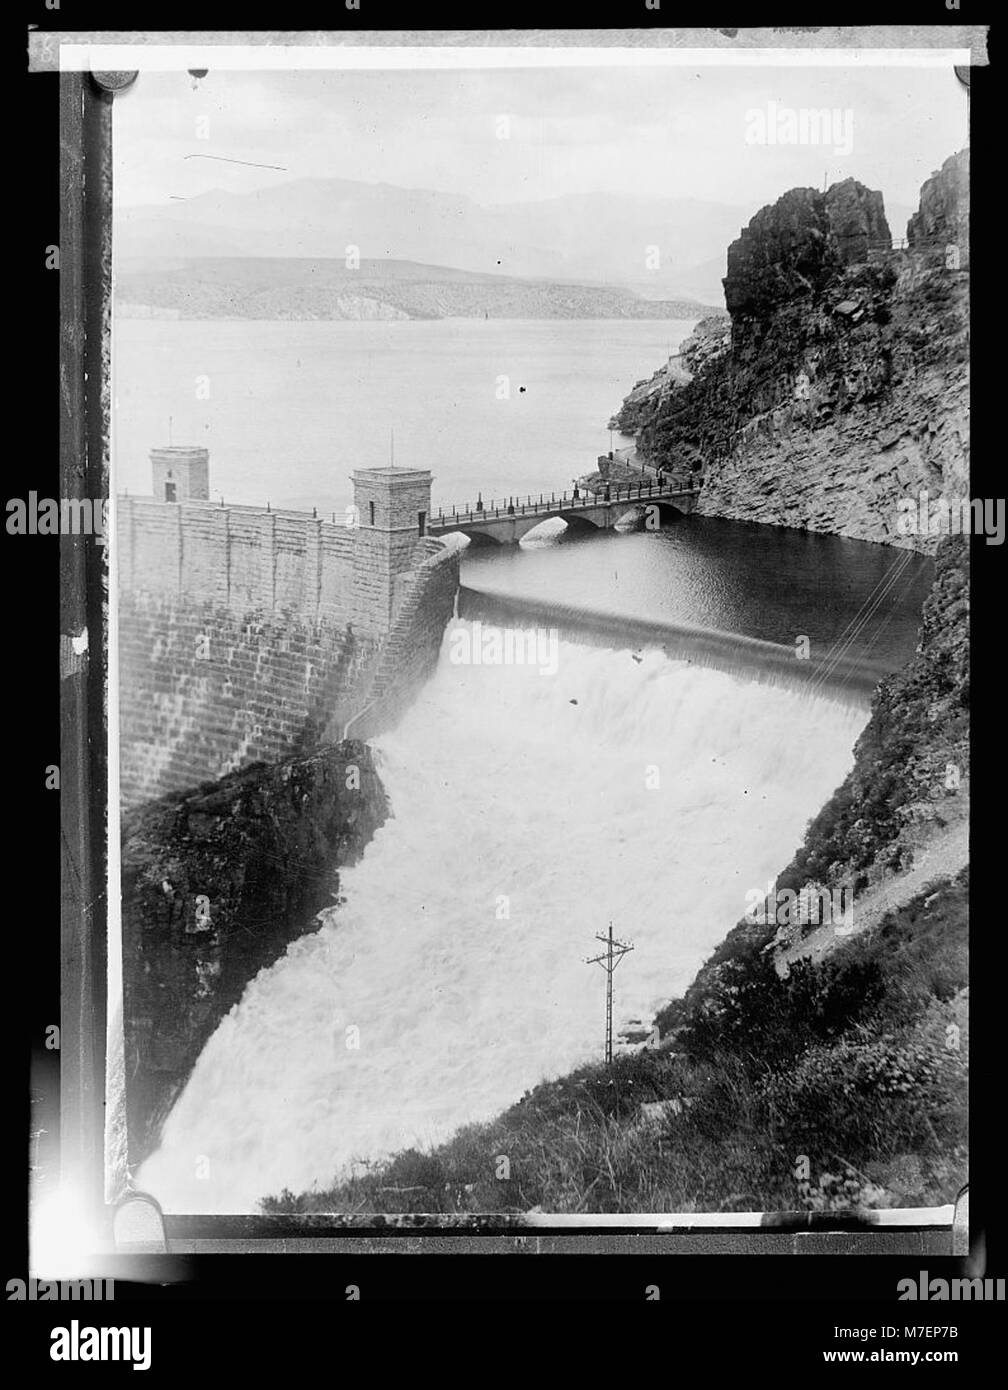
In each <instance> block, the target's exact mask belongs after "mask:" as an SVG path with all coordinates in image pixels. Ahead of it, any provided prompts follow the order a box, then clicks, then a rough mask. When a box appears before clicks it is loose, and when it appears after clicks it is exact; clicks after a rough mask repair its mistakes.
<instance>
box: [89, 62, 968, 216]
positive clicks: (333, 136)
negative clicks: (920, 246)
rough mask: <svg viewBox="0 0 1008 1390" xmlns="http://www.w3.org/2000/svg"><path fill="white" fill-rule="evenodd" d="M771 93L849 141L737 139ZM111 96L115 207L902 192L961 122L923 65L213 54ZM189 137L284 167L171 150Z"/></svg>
mask: <svg viewBox="0 0 1008 1390" xmlns="http://www.w3.org/2000/svg"><path fill="white" fill-rule="evenodd" d="M769 102H776V103H778V105H779V106H784V107H788V108H792V109H795V110H797V109H800V108H802V107H806V108H815V109H821V108H830V109H836V110H838V111H843V112H846V111H849V112H850V120H851V122H852V124H851V125H850V127H849V129H850V131H851V133H852V137H853V139H852V149H851V151H850V152H849V153H846V152H838V151H837V150H836V149H835V148H834V147H833V144H832V142H831V144H830V145H829V146H827V147H825V148H823V147H822V146H815V145H777V146H770V145H759V144H752V143H747V141H746V128H747V120H749V117H748V116H747V113H749V112H751V111H753V110H766V108H767V104H768V103H769ZM114 109H115V120H116V126H115V132H116V133H115V140H116V158H117V165H116V195H117V200H118V201H119V202H120V204H121V205H122V206H126V205H132V204H137V203H163V202H165V201H167V200H168V199H169V197H171V196H174V197H180V198H187V197H192V196H193V195H195V194H198V193H202V192H205V191H206V190H208V189H211V188H214V187H217V188H225V189H228V190H229V191H232V192H247V191H250V190H252V189H254V188H258V187H262V186H272V185H275V184H277V183H282V182H285V181H287V180H289V179H295V178H305V177H310V178H345V179H359V180H362V181H365V182H369V183H392V184H399V185H403V186H405V187H411V188H432V189H437V190H440V191H443V192H451V193H459V194H465V195H468V196H469V197H471V198H473V199H475V200H476V201H477V202H480V203H494V202H513V201H517V200H524V199H540V198H549V197H554V196H556V195H558V194H564V193H588V192H611V193H613V194H614V195H630V194H634V193H638V194H647V195H649V196H669V197H696V198H706V199H713V200H716V201H718V202H726V203H733V204H742V205H745V204H749V205H752V206H753V207H756V206H759V205H761V204H763V203H766V202H771V201H773V200H774V199H776V198H777V197H778V196H779V195H780V194H781V193H782V192H784V191H785V190H786V189H788V188H791V187H794V186H796V185H809V184H811V185H813V186H816V187H822V182H823V176H824V174H825V175H826V176H827V177H828V179H829V182H831V183H832V182H834V181H836V180H837V179H842V178H846V177H847V176H848V175H853V176H854V177H856V178H858V179H860V180H861V181H862V182H863V183H866V184H868V186H869V187H872V188H880V189H882V191H883V193H884V194H885V199H886V203H887V205H889V204H892V203H899V204H907V205H911V206H914V207H915V206H916V204H917V198H918V194H919V190H920V185H921V183H922V182H923V181H924V180H925V179H926V178H927V177H928V175H929V174H930V173H931V172H932V171H933V170H934V169H936V168H937V167H938V166H939V165H940V164H941V162H942V161H943V160H944V159H945V158H946V157H947V156H948V155H950V154H952V153H953V152H954V151H955V150H957V149H959V148H961V147H962V146H963V145H964V144H965V143H966V139H967V132H966V123H967V104H966V94H965V92H964V90H963V88H962V87H961V86H960V84H959V82H958V81H957V80H956V78H955V75H954V73H953V72H952V71H951V69H934V68H930V69H912V68H903V69H895V68H874V69H873V68H863V69H857V68H853V67H847V68H804V69H800V68H759V67H753V68H730V69H729V68H724V67H721V68H714V67H707V68H703V69H694V70H690V69H689V68H678V69H676V68H667V67H665V68H654V67H644V66H634V67H612V68H594V69H583V68H556V69H547V70H530V69H524V70H515V71H484V72H478V71H469V72H445V71H434V72H429V71H428V72H423V71H412V72H395V73H392V72H353V73H338V72H330V73H313V72H291V73H283V74H268V73H260V74H252V73H228V72H217V73H214V72H213V71H211V72H210V74H209V75H208V76H207V77H206V78H205V79H203V81H202V82H201V83H199V85H198V87H197V88H196V89H195V90H194V88H193V80H192V79H191V78H190V77H188V75H186V74H184V73H156V72H142V73H141V74H140V77H139V78H138V80H137V82H136V84H135V85H134V86H133V88H131V89H130V90H129V91H128V92H127V93H126V94H125V95H123V96H119V97H117V98H116V102H115V108H114ZM501 117H507V118H508V121H509V138H507V139H502V138H500V132H501V131H502V130H503V128H504V127H503V126H502V124H501V121H500V118H501ZM201 122H202V124H201ZM200 129H202V130H204V131H206V130H207V129H208V130H209V138H202V139H201V138H199V134H198V132H199V130H200ZM841 143H842V142H841ZM193 154H198V155H214V156H218V157H225V158H229V159H241V160H250V161H258V162H260V163H264V164H276V165H282V166H284V171H283V172H277V171H271V170H265V169H256V168H245V167H242V166H240V165H235V164H227V163H220V162H217V161H216V160H210V159H205V158H199V159H188V160H187V159H185V158H184V156H185V155H193Z"/></svg>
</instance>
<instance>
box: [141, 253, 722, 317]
mask: <svg viewBox="0 0 1008 1390" xmlns="http://www.w3.org/2000/svg"><path fill="white" fill-rule="evenodd" d="M116 312H117V313H118V314H119V315H120V316H122V317H126V318H181V319H208V318H229V319H442V318H487V319H554V318H564V319H584V318H599V319H610V318H623V319H691V318H700V317H701V316H702V315H703V314H704V313H705V312H707V311H706V309H705V308H704V306H703V305H701V304H699V303H697V302H696V301H695V300H665V299H657V300H656V299H644V298H642V297H641V296H639V295H637V294H635V293H634V292H633V291H632V290H629V289H622V288H620V287H618V286H610V285H578V284H568V283H561V282H557V281H549V280H521V279H517V278H516V277H513V276H507V275H480V274H475V273H473V272H471V271H465V270H454V269H451V268H449V267H447V266H437V265H418V264H416V263H414V262H412V261H393V260H388V261H361V263H360V266H359V268H357V269H349V268H348V267H347V266H346V264H345V262H344V261H343V260H314V259H307V258H295V257H288V258H287V259H283V258H280V257H251V256H249V257H244V258H242V257H225V258H210V257H207V258H193V259H187V260H180V261H174V262H171V261H162V262H160V263H159V264H158V265H157V266H156V267H155V268H152V269H149V270H143V271H141V270H134V271H126V272H119V273H117V275H116Z"/></svg>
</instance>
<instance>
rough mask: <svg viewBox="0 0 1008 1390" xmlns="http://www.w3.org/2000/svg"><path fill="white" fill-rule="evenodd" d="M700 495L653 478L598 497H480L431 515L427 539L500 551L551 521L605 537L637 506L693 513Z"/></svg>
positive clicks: (581, 492) (578, 492)
mask: <svg viewBox="0 0 1008 1390" xmlns="http://www.w3.org/2000/svg"><path fill="white" fill-rule="evenodd" d="M699 495H700V488H699V485H698V484H694V485H693V486H688V485H686V486H684V484H683V483H681V482H673V481H672V480H671V479H662V478H651V479H648V480H647V481H646V482H640V483H631V484H630V485H629V486H627V485H624V486H622V487H616V486H615V485H611V486H609V487H605V486H603V488H602V489H601V490H600V491H598V492H589V491H586V490H585V489H584V488H581V487H575V488H574V489H573V491H571V492H564V493H561V494H560V495H559V496H557V495H556V493H550V495H549V497H547V496H546V495H545V493H540V494H539V496H538V497H534V496H530V497H509V498H508V499H507V500H506V501H491V502H487V503H485V504H484V502H483V499H482V497H480V498H478V499H477V501H476V503H475V505H474V504H472V503H466V505H465V506H464V507H452V509H451V511H448V510H447V509H446V508H444V507H442V508H441V510H440V511H437V512H433V513H432V514H431V517H430V521H429V523H428V526H427V531H428V534H429V535H432V536H446V535H448V534H449V533H450V532H452V531H459V532H461V533H462V535H464V536H471V537H472V538H473V539H478V538H485V539H487V540H490V541H496V542H497V543H498V544H499V545H513V544H515V542H517V541H520V540H521V538H522V537H523V536H524V535H527V533H528V532H529V531H531V530H532V529H533V527H535V526H539V525H540V524H541V523H542V522H544V521H549V520H551V519H552V518H553V517H559V518H560V519H561V521H565V522H566V523H567V525H568V527H570V528H573V529H577V528H579V527H584V528H586V529H587V528H591V529H595V530H599V531H607V530H609V529H610V528H611V527H613V526H615V525H616V522H617V521H619V519H620V517H621V516H624V515H625V514H626V513H627V512H628V511H631V510H632V509H633V508H634V507H637V506H647V505H648V504H650V505H652V506H654V507H657V508H658V511H659V514H661V513H664V514H665V515H666V516H667V517H670V516H672V515H675V514H679V515H684V514H687V513H689V512H691V511H693V509H694V507H695V506H696V503H697V498H698V497H699Z"/></svg>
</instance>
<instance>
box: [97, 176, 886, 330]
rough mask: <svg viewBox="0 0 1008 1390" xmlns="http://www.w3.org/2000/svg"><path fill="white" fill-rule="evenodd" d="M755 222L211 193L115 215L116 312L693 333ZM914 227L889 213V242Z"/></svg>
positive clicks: (702, 213)
mask: <svg viewBox="0 0 1008 1390" xmlns="http://www.w3.org/2000/svg"><path fill="white" fill-rule="evenodd" d="M755 211H756V208H755V207H744V206H741V205H739V206H735V205H732V204H727V203H717V202H710V201H705V200H702V199H697V198H658V197H650V196H647V195H644V194H641V195H637V196H633V197H628V196H626V195H619V196H609V195H607V194H603V193H588V194H578V195H574V194H567V195H563V196H561V197H557V198H549V199H545V200H542V201H538V202H527V203H499V204H494V205H489V206H484V205H483V204H480V203H477V202H474V201H473V200H472V199H471V198H466V197H463V196H460V195H458V194H452V193H440V192H436V191H433V190H431V189H422V188H421V189H411V188H398V187H395V186H393V185H391V184H385V183H377V184H370V183H361V182H355V181H351V180H347V179H297V180H292V181H290V182H287V183H280V184H276V185H274V186H273V187H272V188H263V189H258V190H256V191H255V192H252V193H226V192H224V191H223V190H221V189H213V190H211V191H210V192H208V193H203V194H200V195H199V196H197V197H194V198H187V199H181V198H179V199H175V200H173V201H171V202H168V203H164V204H161V205H158V206H147V207H136V208H124V209H121V210H117V213H116V219H115V244H116V266H117V293H118V300H119V306H120V312H123V311H125V312H129V313H134V314H135V313H148V314H153V315H157V316H170V317H196V316H198V317H205V316H207V315H210V316H217V315H224V316H228V317H239V318H250V317H270V318H273V317H279V318H306V317H307V318H436V317H445V316H473V315H475V316H477V317H483V316H484V315H485V316H486V317H488V318H501V317H504V318H508V317H510V318H515V317H541V316H545V317H566V318H572V317H597V318H610V317H615V318H620V317H630V318H641V317H644V318H652V317H675V318H692V317H696V318H700V317H702V316H703V315H704V314H705V313H707V312H709V311H710V310H722V309H723V308H724V298H723V291H722V285H721V280H722V277H723V276H724V274H725V257H726V251H727V247H728V244H729V242H731V241H733V240H734V239H735V238H736V237H737V236H738V235H739V233H740V231H741V229H742V227H743V225H744V224H745V223H746V222H748V220H749V218H750V216H751V214H752V213H754V212H755ZM909 212H910V209H903V208H897V207H895V206H894V207H893V208H892V209H891V210H890V213H889V225H890V227H891V228H892V231H893V236H894V237H895V238H899V237H900V236H902V235H903V234H904V233H905V222H906V216H908V215H909ZM348 248H352V249H355V250H356V252H357V254H358V255H359V257H360V262H361V268H360V270H358V271H347V270H346V257H347V250H348ZM712 252H713V253H714V254H712ZM285 267H286V269H285ZM465 273H468V276H467V275H466V274H465ZM651 304H654V305H657V306H659V307H657V308H653V309H652V308H649V307H647V306H648V305H651ZM684 305H686V306H687V307H686V309H685V310H684V308H683V306H684Z"/></svg>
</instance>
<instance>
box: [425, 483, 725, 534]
mask: <svg viewBox="0 0 1008 1390" xmlns="http://www.w3.org/2000/svg"><path fill="white" fill-rule="evenodd" d="M698 490H699V484H698V482H697V480H696V479H694V478H690V479H688V480H687V486H685V487H683V486H676V485H673V484H671V483H666V482H656V481H654V479H651V480H650V481H649V482H646V483H630V484H628V485H626V486H625V487H613V486H612V485H610V486H608V487H606V486H603V487H601V488H600V489H599V490H598V491H597V492H592V491H591V490H590V489H585V488H578V489H576V491H574V492H566V491H565V492H562V493H561V494H560V496H559V497H558V496H557V494H556V493H555V492H551V493H550V495H549V497H547V496H546V494H545V493H544V492H541V493H540V494H539V496H538V497H535V496H534V495H533V494H531V493H529V494H528V495H526V496H525V497H509V498H507V499H506V500H504V499H503V498H502V499H500V500H497V499H493V498H492V499H491V500H490V501H489V502H483V499H482V498H479V499H478V501H477V504H476V505H475V506H473V505H472V503H471V502H466V503H465V504H464V506H462V507H456V506H453V507H452V509H451V511H450V512H449V511H448V510H447V509H446V508H445V507H441V508H439V509H438V511H436V512H434V513H433V514H432V515H431V518H430V525H431V526H450V525H452V524H453V523H457V522H459V521H470V520H472V521H475V520H479V521H497V520H506V519H507V518H508V517H510V516H538V515H540V514H543V515H549V514H550V513H552V512H557V511H576V510H577V509H578V508H579V507H581V508H584V507H597V506H599V504H600V503H606V502H639V501H642V500H646V499H647V498H649V497H668V496H681V495H682V494H684V493H691V492H696V491H698Z"/></svg>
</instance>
